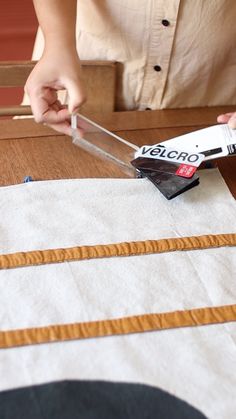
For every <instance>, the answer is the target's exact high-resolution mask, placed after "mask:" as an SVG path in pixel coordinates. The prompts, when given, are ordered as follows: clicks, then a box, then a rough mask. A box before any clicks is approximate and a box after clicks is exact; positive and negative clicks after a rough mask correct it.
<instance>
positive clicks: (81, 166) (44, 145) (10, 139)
mask: <svg viewBox="0 0 236 419" xmlns="http://www.w3.org/2000/svg"><path fill="white" fill-rule="evenodd" d="M227 110H228V107H221V108H206V109H205V110H204V108H200V109H192V110H190V109H187V110H182V109H181V110H168V111H146V112H115V113H111V114H107V115H104V114H103V115H98V114H95V115H94V116H93V119H94V120H96V121H97V122H99V123H100V124H101V125H103V126H106V127H107V128H109V129H113V131H114V132H116V133H117V134H118V135H119V136H121V137H123V138H125V139H127V140H129V141H130V142H133V143H135V144H137V145H138V146H141V145H142V144H148V143H149V144H154V143H156V142H159V141H164V140H166V139H169V138H172V137H175V136H178V135H181V134H184V133H187V132H191V131H195V130H196V129H200V128H204V127H206V126H209V125H212V124H215V119H216V116H217V115H218V114H219V113H221V112H226V111H227ZM115 147H118V148H119V144H115V142H114V148H115ZM217 164H218V167H219V168H220V171H221V173H222V175H223V177H224V179H225V181H226V183H227V185H228V187H229V188H230V190H231V192H232V193H233V195H234V196H235V197H236V170H235V168H236V157H229V158H224V159H221V160H219V161H218V162H217ZM25 176H32V177H33V179H34V180H49V179H66V178H86V177H91V178H96V177H113V178H117V177H118V178H125V177H130V176H132V174H130V173H127V172H125V171H124V170H123V169H122V168H121V167H119V166H117V165H115V164H114V163H113V162H110V161H107V160H102V159H101V158H98V157H97V156H94V155H91V154H89V153H88V152H86V151H84V150H82V149H81V148H79V147H76V146H75V145H73V144H72V141H71V138H70V137H67V136H64V135H61V134H59V133H57V132H55V131H53V130H51V129H49V128H48V127H45V126H41V125H38V124H36V123H35V122H34V121H33V120H29V119H24V120H14V121H12V120H4V121H0V185H1V186H3V185H12V184H17V183H22V182H23V179H24V177H25ZM133 176H134V175H133Z"/></svg>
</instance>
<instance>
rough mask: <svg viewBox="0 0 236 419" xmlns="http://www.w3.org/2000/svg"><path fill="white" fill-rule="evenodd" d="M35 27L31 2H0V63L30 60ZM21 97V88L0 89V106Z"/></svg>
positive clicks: (8, 0)
mask: <svg viewBox="0 0 236 419" xmlns="http://www.w3.org/2000/svg"><path fill="white" fill-rule="evenodd" d="M37 27H38V23H37V19H36V16H35V12H34V8H33V2H32V0H0V61H15V60H30V59H31V55H32V51H33V45H34V40H35V36H36V32H37ZM22 97H23V88H11V89H7V88H0V106H1V105H5V106H7V105H13V104H20V103H21V101H22Z"/></svg>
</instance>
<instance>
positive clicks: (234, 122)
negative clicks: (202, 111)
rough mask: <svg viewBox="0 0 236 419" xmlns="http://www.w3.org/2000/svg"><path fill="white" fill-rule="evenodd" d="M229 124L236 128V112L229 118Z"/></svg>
mask: <svg viewBox="0 0 236 419" xmlns="http://www.w3.org/2000/svg"><path fill="white" fill-rule="evenodd" d="M228 125H229V127H230V128H232V129H236V112H234V113H233V115H231V117H230V119H229V120H228Z"/></svg>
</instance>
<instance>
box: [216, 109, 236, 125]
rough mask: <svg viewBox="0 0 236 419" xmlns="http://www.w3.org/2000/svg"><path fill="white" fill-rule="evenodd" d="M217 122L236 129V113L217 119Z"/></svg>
mask: <svg viewBox="0 0 236 419" xmlns="http://www.w3.org/2000/svg"><path fill="white" fill-rule="evenodd" d="M217 122H219V123H221V124H228V125H229V127H230V128H233V129H236V112H230V113H225V114H223V115H219V116H218V117H217Z"/></svg>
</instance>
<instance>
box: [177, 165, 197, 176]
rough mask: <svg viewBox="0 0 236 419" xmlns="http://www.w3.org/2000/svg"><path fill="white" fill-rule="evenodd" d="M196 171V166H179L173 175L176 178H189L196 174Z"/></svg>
mask: <svg viewBox="0 0 236 419" xmlns="http://www.w3.org/2000/svg"><path fill="white" fill-rule="evenodd" d="M196 170H197V167H196V166H190V165H189V164H181V165H180V166H179V168H178V170H176V172H175V174H176V175H177V176H182V177H187V178H191V177H192V176H193V175H194V173H195V172H196Z"/></svg>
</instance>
